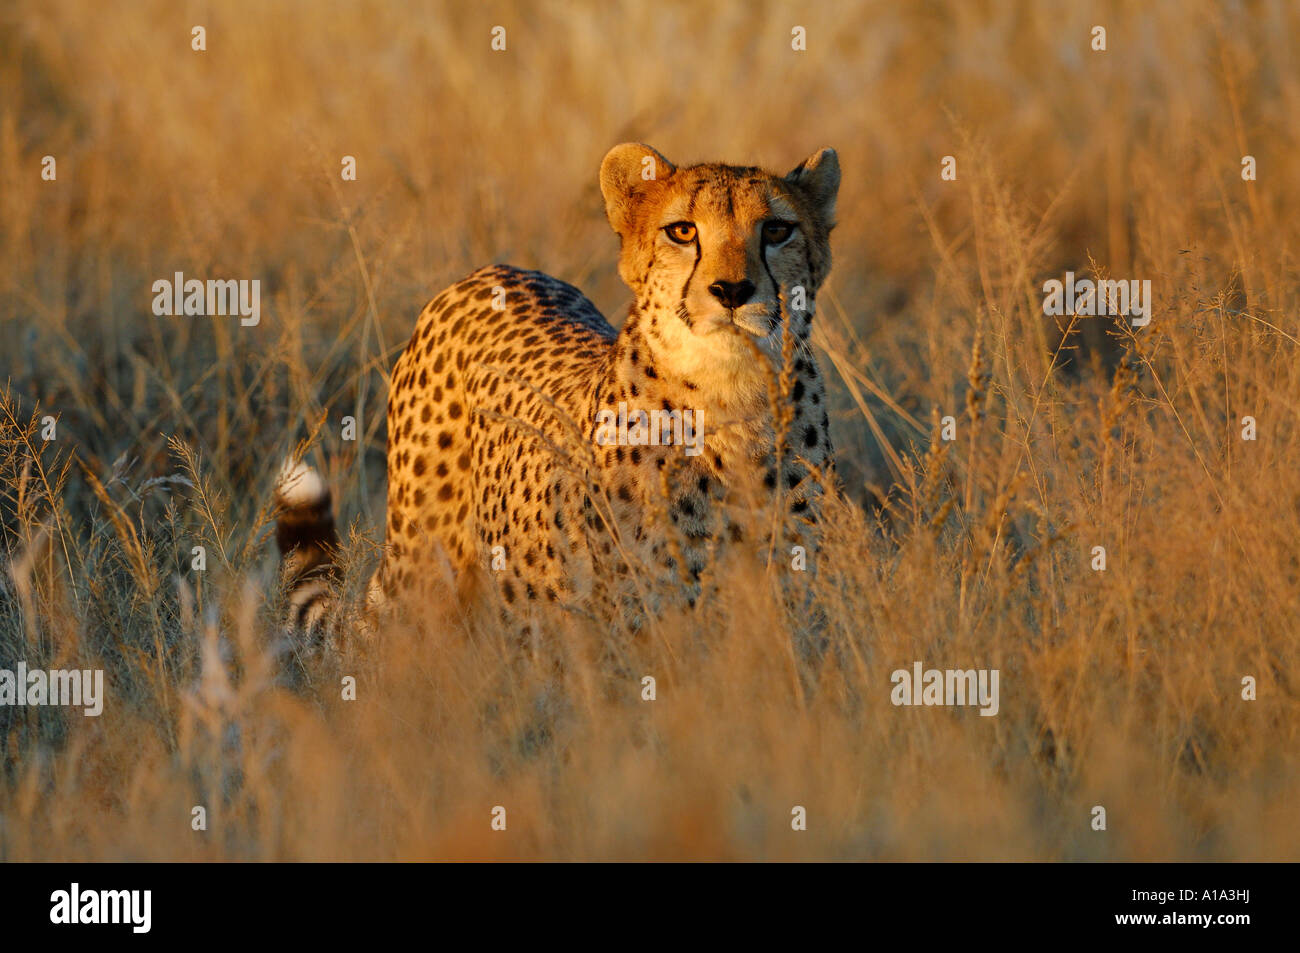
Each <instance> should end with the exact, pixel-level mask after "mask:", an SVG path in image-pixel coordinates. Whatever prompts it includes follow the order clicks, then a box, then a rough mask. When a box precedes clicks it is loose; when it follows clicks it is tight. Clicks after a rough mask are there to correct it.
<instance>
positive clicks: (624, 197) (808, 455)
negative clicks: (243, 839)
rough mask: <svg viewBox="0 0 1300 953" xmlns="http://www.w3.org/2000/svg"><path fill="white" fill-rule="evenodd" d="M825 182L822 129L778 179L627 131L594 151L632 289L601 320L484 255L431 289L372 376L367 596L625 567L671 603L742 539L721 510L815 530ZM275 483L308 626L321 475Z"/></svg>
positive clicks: (536, 583)
mask: <svg viewBox="0 0 1300 953" xmlns="http://www.w3.org/2000/svg"><path fill="white" fill-rule="evenodd" d="M839 180H840V171H839V161H838V158H837V156H836V153H835V151H834V150H832V149H822V150H820V151H818V152H816V153H814V154H813V155H812V156H810V157H809V158H808V159H806V160H805V161H803V162H802V163H800V164H799V165H798V166H796V167H795V168H794V170H793V171H791V172H790V173H789V174H787V175H785V176H779V175H775V174H772V173H769V172H765V171H763V170H761V169H758V168H751V167H739V166H731V165H723V164H718V163H705V164H699V165H691V166H684V167H678V166H675V165H674V164H673V163H671V162H670V161H668V160H667V159H666V158H664V156H663V155H661V154H660V153H659V152H657V151H656V150H654V149H652V148H650V147H649V146H646V145H643V144H639V143H625V144H623V145H619V146H616V147H614V148H613V149H612V150H610V152H609V153H608V154H607V155H606V156H605V158H604V160H603V161H602V163H601V167H600V189H601V192H602V195H603V197H604V201H605V211H606V214H607V217H608V219H609V224H610V225H611V226H612V228H613V230H614V232H615V233H616V234H617V235H618V238H619V243H620V253H619V260H618V270H619V275H620V276H621V277H622V279H623V280H624V282H626V284H627V285H628V287H629V288H630V289H631V290H632V292H633V294H634V295H635V302H634V303H633V304H632V306H631V308H630V310H629V312H628V315H627V318H626V320H625V321H624V323H623V326H622V328H621V329H620V330H617V331H616V330H615V329H614V328H613V326H611V325H610V323H609V322H608V321H607V320H606V319H605V318H604V317H603V316H602V315H601V314H600V312H599V311H598V310H597V309H596V308H595V307H594V306H593V305H592V303H591V302H590V301H588V300H587V298H586V297H585V296H584V295H583V294H582V292H580V291H579V290H578V289H576V288H574V287H572V286H571V285H568V284H566V283H564V282H562V281H558V280H556V279H555V278H552V277H549V276H548V275H545V274H542V273H539V272H536V271H524V270H521V269H518V268H514V267H509V266H505V265H492V266H489V267H485V268H481V269H479V270H478V271H475V272H474V273H473V274H471V275H469V276H468V277H466V278H464V279H462V280H461V281H458V282H457V283H456V284H454V285H452V286H451V287H449V288H447V289H446V290H445V291H443V292H442V293H441V294H439V295H438V296H437V297H435V298H434V299H433V300H432V301H431V302H430V303H429V304H428V305H427V306H426V307H425V308H424V310H423V311H422V312H421V313H420V316H419V319H418V320H417V322H416V326H415V331H414V333H413V334H412V336H411V339H410V341H409V343H408V344H407V346H406V349H405V350H404V352H403V353H402V355H401V357H400V358H399V359H398V361H397V363H396V365H395V367H394V368H393V372H392V378H391V386H390V389H389V396H388V418H387V423H388V450H387V461H388V508H387V522H386V542H385V548H384V555H383V559H382V563H381V565H380V566H379V568H378V570H377V572H376V573H375V575H374V577H373V579H372V580H371V583H370V592H369V600H368V601H369V603H370V608H371V609H372V610H378V609H381V608H390V607H392V606H394V605H404V606H408V607H417V608H418V607H422V606H428V605H429V604H430V603H429V602H428V601H427V600H428V599H430V598H432V594H434V593H437V592H439V591H446V589H447V588H448V587H450V588H451V589H453V590H454V591H457V592H461V593H462V594H463V592H464V590H465V588H466V587H467V586H468V585H469V583H468V580H470V579H472V578H480V579H481V578H488V577H490V578H493V579H495V580H496V581H497V583H498V586H499V592H500V595H501V597H502V598H503V599H504V602H505V605H506V607H507V611H509V610H510V607H514V608H515V609H523V608H525V607H527V606H528V605H529V604H532V603H547V602H549V603H560V604H567V605H582V604H587V605H590V603H591V601H592V600H593V599H596V598H597V597H598V596H600V593H601V586H602V582H603V581H605V580H610V579H619V578H622V577H626V576H627V575H628V574H629V571H630V569H629V567H632V566H636V567H647V566H649V567H655V568H656V569H657V570H659V571H661V572H662V573H664V574H666V577H668V578H670V579H671V580H672V581H674V582H676V581H680V584H681V587H682V592H683V593H684V594H685V598H686V599H687V600H688V601H693V599H694V594H693V591H698V582H699V577H700V572H701V570H702V568H703V565H704V563H705V561H706V559H707V558H708V554H709V553H710V552H711V551H714V550H715V549H716V545H717V544H718V543H719V541H721V543H723V544H725V545H731V544H736V543H740V542H742V541H743V538H744V533H743V529H742V527H741V525H740V523H739V522H737V521H734V520H732V519H730V518H729V517H728V515H727V514H728V512H730V510H729V507H731V508H734V507H735V506H737V505H738V506H740V507H742V508H752V507H755V506H758V505H760V502H761V500H762V499H767V500H768V501H769V502H770V501H771V500H772V498H773V494H783V495H784V499H785V500H787V501H788V502H782V503H781V504H780V505H782V506H788V511H789V513H790V519H791V520H792V521H794V522H795V523H797V526H798V528H800V529H802V528H808V527H815V525H816V520H817V513H818V503H819V500H820V499H821V497H822V487H823V486H825V485H828V484H827V483H826V479H828V478H829V474H830V472H831V465H832V447H831V440H830V432H829V419H828V416H827V407H826V391H825V386H824V383H823V378H822V375H821V373H820V372H819V369H818V365H817V362H816V360H815V359H814V357H813V353H812V350H811V347H810V345H809V343H808V339H809V335H810V331H811V327H812V320H813V316H814V312H815V299H816V294H817V291H818V289H819V288H820V287H821V285H822V283H823V281H824V280H825V278H826V276H827V273H828V271H829V269H830V265H831V256H830V242H829V236H830V232H831V229H832V228H833V227H834V224H835V202H836V196H837V193H838V189H839ZM648 421H649V423H648ZM615 422H616V423H615ZM683 422H686V423H688V424H693V427H691V426H687V427H683V426H682V424H683ZM778 434H782V435H783V437H784V443H783V444H782V445H781V446H778V441H777V435H778ZM692 438H694V439H693V440H692ZM778 470H779V471H780V473H779V474H778ZM278 496H279V503H280V508H281V516H280V520H279V524H278V533H277V539H278V542H279V548H280V551H281V553H282V554H283V557H284V559H285V561H286V564H285V570H286V572H287V573H288V575H289V577H290V578H291V594H292V599H293V601H292V606H293V611H294V614H295V622H296V624H299V625H310V624H312V622H313V621H314V620H319V619H321V618H323V617H324V616H325V615H327V614H328V608H327V606H328V599H329V592H330V591H331V585H330V584H331V583H332V582H333V581H335V580H334V577H333V573H334V567H333V565H332V560H331V553H332V551H333V547H335V546H336V545H337V538H336V535H335V533H334V529H333V522H332V516H331V515H330V504H329V494H328V490H327V489H326V488H325V486H324V484H323V482H322V481H321V480H320V479H319V477H317V476H316V475H315V474H314V472H312V471H310V470H307V469H306V468H304V467H302V466H301V465H298V466H297V467H293V468H291V469H290V470H288V471H286V475H285V476H284V477H282V479H281V482H280V489H279V491H278ZM652 514H658V518H651V516H652Z"/></svg>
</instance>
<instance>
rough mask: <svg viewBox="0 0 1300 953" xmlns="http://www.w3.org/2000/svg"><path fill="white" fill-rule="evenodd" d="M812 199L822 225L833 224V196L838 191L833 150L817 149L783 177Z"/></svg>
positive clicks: (838, 175)
mask: <svg viewBox="0 0 1300 953" xmlns="http://www.w3.org/2000/svg"><path fill="white" fill-rule="evenodd" d="M785 180H786V181H787V182H789V183H790V184H791V185H796V186H798V187H799V188H800V189H802V190H803V192H804V194H805V195H807V196H808V197H809V198H810V199H812V202H813V206H814V208H816V209H817V214H818V215H819V216H820V217H821V220H822V223H823V224H824V225H825V226H826V227H827V228H830V227H832V226H833V225H834V224H835V196H836V195H837V194H838V193H839V191H840V160H839V157H838V156H836V155H835V150H834V149H819V150H817V151H816V152H814V153H813V154H812V155H810V156H809V157H808V158H806V159H804V160H803V162H801V163H799V164H798V165H797V166H795V168H794V169H793V170H792V171H791V172H790V174H789V175H787V176H786V177H785Z"/></svg>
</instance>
